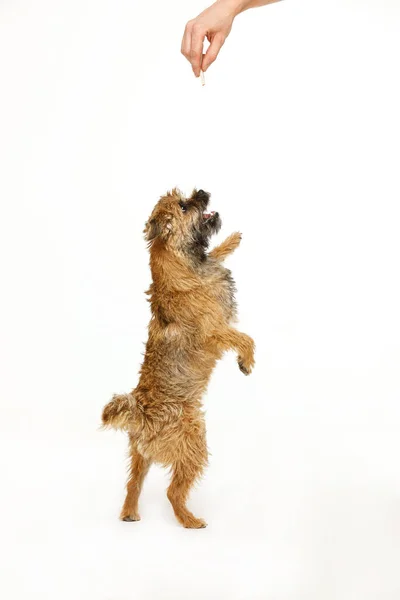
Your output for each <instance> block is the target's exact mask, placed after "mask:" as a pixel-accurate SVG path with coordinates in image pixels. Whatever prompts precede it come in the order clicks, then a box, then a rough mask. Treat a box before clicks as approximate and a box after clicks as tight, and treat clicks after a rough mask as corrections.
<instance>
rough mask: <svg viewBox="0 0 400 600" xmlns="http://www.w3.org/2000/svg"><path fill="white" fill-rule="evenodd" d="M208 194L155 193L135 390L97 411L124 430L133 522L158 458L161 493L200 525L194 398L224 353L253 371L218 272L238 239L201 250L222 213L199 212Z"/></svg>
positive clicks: (183, 519)
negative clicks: (166, 476)
mask: <svg viewBox="0 0 400 600" xmlns="http://www.w3.org/2000/svg"><path fill="white" fill-rule="evenodd" d="M209 198H210V194H208V193H207V192H204V191H203V190H199V191H196V190H194V191H193V193H192V195H191V196H190V197H189V198H185V197H184V196H183V195H182V193H181V192H180V191H179V190H177V189H174V190H172V191H171V192H168V193H167V194H166V195H165V196H163V197H161V199H160V200H159V202H158V203H157V204H156V206H155V208H154V210H153V212H152V214H151V216H150V218H149V220H148V221H147V223H146V226H145V230H144V235H145V239H146V240H147V242H148V245H149V252H150V267H151V273H152V284H151V286H150V290H149V291H148V292H147V294H149V302H150V304H151V313H152V316H151V320H150V324H149V334H148V341H147V344H146V353H145V357H144V361H143V364H142V367H141V370H140V379H139V383H138V385H137V387H136V388H135V389H134V390H133V391H132V392H130V393H128V394H123V395H115V396H114V397H113V399H112V400H111V402H109V403H108V404H107V405H106V406H105V408H104V410H103V415H102V421H103V425H104V426H105V427H113V428H114V429H121V430H124V431H127V432H128V434H129V448H130V460H131V465H130V476H129V480H128V484H127V496H126V499H125V503H124V505H123V508H122V512H121V516H120V518H121V519H122V520H123V521H139V520H140V516H139V512H138V500H139V495H140V491H141V488H142V484H143V481H144V478H145V476H146V474H147V472H148V470H149V467H150V465H151V464H152V463H153V462H156V463H160V464H161V465H163V466H166V467H170V468H171V472H172V479H171V483H170V486H169V487H168V490H167V496H168V499H169V500H170V502H171V504H172V507H173V510H174V513H175V515H176V517H177V519H178V521H179V522H180V523H181V524H182V525H183V526H184V527H188V528H202V527H205V526H206V523H205V521H204V520H203V519H199V518H196V517H195V516H194V515H193V514H192V513H191V512H190V511H189V510H188V508H187V506H186V501H187V498H188V495H189V491H190V489H191V487H192V486H193V484H194V483H195V481H196V480H197V479H199V478H200V477H201V475H202V474H203V472H204V469H205V467H206V466H207V462H208V452H207V444H206V428H205V422H204V415H203V412H202V404H201V398H202V396H203V394H204V392H205V390H206V388H207V384H208V381H209V379H210V376H211V373H212V371H213V369H214V367H215V364H216V362H217V360H218V359H220V358H221V357H222V355H223V353H224V352H225V351H227V350H234V351H236V352H237V361H238V365H239V369H240V370H241V372H242V373H244V374H245V375H249V374H250V373H251V371H252V369H253V367H254V349H255V345H254V341H253V340H252V338H251V337H249V336H248V335H246V334H244V333H240V332H239V331H238V330H237V329H235V328H234V327H233V323H234V322H235V321H236V312H237V307H236V302H235V283H234V281H233V278H232V275H231V272H230V271H229V270H228V269H226V268H225V267H224V266H223V261H224V259H225V258H227V257H228V256H229V255H230V254H231V253H232V252H233V251H234V250H235V249H236V248H237V247H238V246H239V244H240V241H241V234H240V233H233V234H232V235H230V236H229V237H228V238H227V239H226V240H225V241H224V242H222V243H221V244H220V245H219V246H217V247H215V248H214V249H213V250H211V251H210V252H208V245H209V241H210V237H211V236H212V234H214V233H217V232H218V231H219V230H220V228H221V219H220V216H219V214H218V213H217V212H206V210H207V207H208V204H209Z"/></svg>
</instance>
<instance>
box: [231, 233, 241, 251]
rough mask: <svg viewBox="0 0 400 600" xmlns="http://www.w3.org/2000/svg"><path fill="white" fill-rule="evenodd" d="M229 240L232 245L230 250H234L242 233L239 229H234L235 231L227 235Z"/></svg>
mask: <svg viewBox="0 0 400 600" xmlns="http://www.w3.org/2000/svg"><path fill="white" fill-rule="evenodd" d="M229 240H230V243H231V246H232V250H235V249H236V248H237V247H238V246H239V244H240V242H241V241H242V234H241V233H240V232H239V231H235V233H232V235H230V236H229Z"/></svg>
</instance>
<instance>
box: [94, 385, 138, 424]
mask: <svg viewBox="0 0 400 600" xmlns="http://www.w3.org/2000/svg"><path fill="white" fill-rule="evenodd" d="M136 410H137V409H136V400H135V398H134V396H133V395H132V394H121V395H117V394H116V395H115V396H113V398H112V400H111V401H110V402H109V403H108V404H106V406H105V407H104V409H103V414H102V421H103V427H112V428H114V429H122V430H125V431H127V430H129V429H132V426H133V423H134V419H135V413H136Z"/></svg>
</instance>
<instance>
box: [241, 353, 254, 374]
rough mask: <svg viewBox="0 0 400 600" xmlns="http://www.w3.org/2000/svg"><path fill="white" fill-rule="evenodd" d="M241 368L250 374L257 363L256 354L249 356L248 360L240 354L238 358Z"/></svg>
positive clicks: (243, 371)
mask: <svg viewBox="0 0 400 600" xmlns="http://www.w3.org/2000/svg"><path fill="white" fill-rule="evenodd" d="M238 365H239V369H240V370H241V371H242V373H244V375H250V373H251V372H252V370H253V367H254V365H255V360H254V356H252V357H250V358H248V359H247V360H246V359H244V358H242V357H241V356H239V358H238Z"/></svg>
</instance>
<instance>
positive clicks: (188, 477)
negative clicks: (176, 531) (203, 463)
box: [167, 463, 207, 529]
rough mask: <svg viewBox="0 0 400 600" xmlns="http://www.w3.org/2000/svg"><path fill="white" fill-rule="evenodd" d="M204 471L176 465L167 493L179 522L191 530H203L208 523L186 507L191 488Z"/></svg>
mask: <svg viewBox="0 0 400 600" xmlns="http://www.w3.org/2000/svg"><path fill="white" fill-rule="evenodd" d="M201 473H202V469H198V468H197V469H196V468H194V466H193V465H191V464H188V463H178V464H175V466H174V468H173V475H172V480H171V483H170V486H169V488H168V491H167V496H168V500H169V501H170V502H171V504H172V508H173V509H174V513H175V516H176V518H177V519H178V521H179V522H180V523H181V524H182V525H183V526H184V527H187V528H189V529H201V528H203V527H206V525H207V523H206V522H205V521H203V519H198V518H197V517H195V516H194V515H193V514H192V513H191V512H190V510H189V509H188V508H187V506H186V501H187V498H188V495H189V491H190V488H191V487H192V486H193V484H194V482H195V481H196V479H197V478H198V477H199V476H200V475H201Z"/></svg>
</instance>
